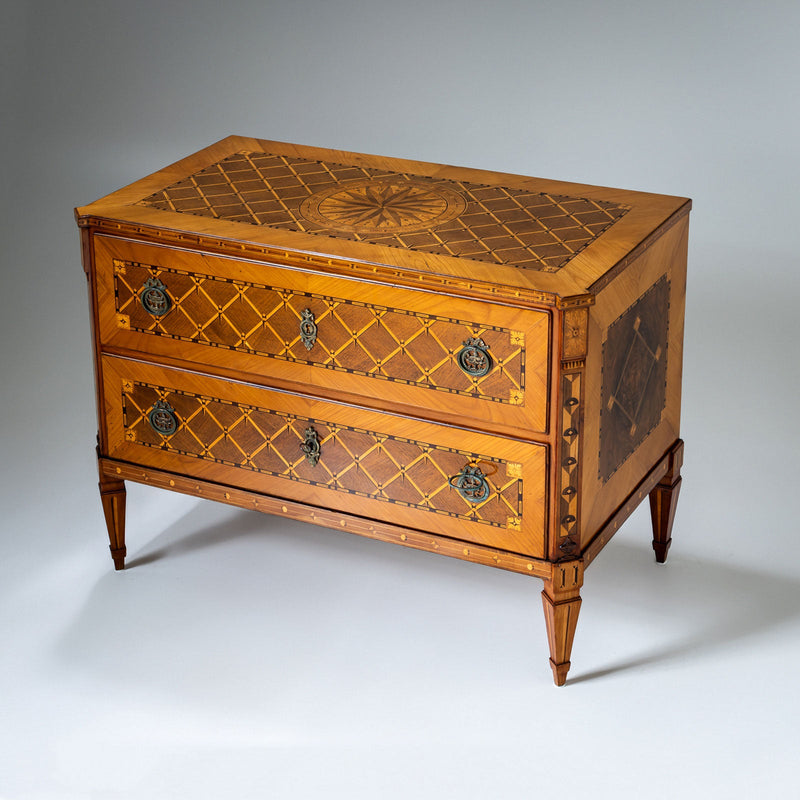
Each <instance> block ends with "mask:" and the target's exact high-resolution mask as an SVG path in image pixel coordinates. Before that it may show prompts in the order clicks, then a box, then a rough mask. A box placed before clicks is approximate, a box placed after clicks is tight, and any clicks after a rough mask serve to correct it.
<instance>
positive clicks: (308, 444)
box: [300, 428, 321, 467]
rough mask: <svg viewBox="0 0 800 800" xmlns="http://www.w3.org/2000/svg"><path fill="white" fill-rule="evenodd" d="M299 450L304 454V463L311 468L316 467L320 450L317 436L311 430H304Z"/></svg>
mask: <svg viewBox="0 0 800 800" xmlns="http://www.w3.org/2000/svg"><path fill="white" fill-rule="evenodd" d="M300 449H301V450H302V451H303V453H305V456H306V461H308V463H309V464H311V466H312V467H316V466H317V464H318V463H319V457H320V455H321V449H320V446H319V435H318V434H317V432H316V431H315V430H314V429H313V428H306V431H305V438H304V439H303V441H302V442H301V444H300Z"/></svg>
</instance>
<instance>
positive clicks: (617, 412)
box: [599, 276, 670, 481]
mask: <svg viewBox="0 0 800 800" xmlns="http://www.w3.org/2000/svg"><path fill="white" fill-rule="evenodd" d="M669 297H670V283H669V280H667V277H666V276H663V277H662V278H660V279H659V280H658V281H657V282H656V283H655V284H654V285H653V286H652V287H651V288H650V289H648V290H647V291H646V292H645V293H644V294H643V295H642V296H641V297H640V298H639V299H638V300H637V301H636V302H635V303H634V304H633V305H632V306H630V308H628V309H626V311H625V312H624V313H623V314H621V315H620V316H619V318H618V319H617V320H615V321H614V322H613V323H612V325H611V326H610V327H609V329H608V337H607V338H606V340H605V341H604V342H603V362H602V364H603V366H602V369H603V392H602V404H601V421H600V465H599V470H600V477H601V479H602V480H603V481H607V480H608V479H609V477H611V475H612V474H613V473H614V472H615V471H616V470H617V469H618V468H619V467H620V465H621V464H622V463H623V462H624V461H625V459H626V458H627V457H628V456H629V455H630V454H631V453H633V451H634V450H635V449H636V448H637V447H638V445H639V444H640V443H641V442H642V441H643V440H644V438H645V436H647V434H648V433H650V431H652V430H653V428H654V427H655V426H656V425H657V424H658V423H659V422H660V420H661V413H662V412H663V410H664V404H665V402H666V386H667V356H668V352H667V341H668V333H669Z"/></svg>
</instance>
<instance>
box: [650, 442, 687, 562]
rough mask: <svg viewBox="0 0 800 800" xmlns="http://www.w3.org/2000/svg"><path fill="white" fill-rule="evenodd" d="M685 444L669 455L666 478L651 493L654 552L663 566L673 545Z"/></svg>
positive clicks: (680, 444)
mask: <svg viewBox="0 0 800 800" xmlns="http://www.w3.org/2000/svg"><path fill="white" fill-rule="evenodd" d="M682 463H683V442H682V441H680V440H678V442H677V443H676V444H675V446H674V447H673V449H672V451H671V452H670V454H669V467H668V469H667V472H666V474H665V475H664V477H663V478H662V479H661V480H660V481H659V482H658V483H657V484H656V486H655V487H654V488H653V490H652V491H651V492H650V516H651V517H652V520H653V550H655V553H656V561H658V563H659V564H663V563H664V562H665V561H666V560H667V553H668V552H669V547H670V545H671V544H672V523H673V521H674V520H675V508H676V507H677V505H678V495H679V494H680V490H681V474H680V470H681V465H682Z"/></svg>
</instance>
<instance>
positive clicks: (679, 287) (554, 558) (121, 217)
mask: <svg viewBox="0 0 800 800" xmlns="http://www.w3.org/2000/svg"><path fill="white" fill-rule="evenodd" d="M690 207H691V203H690V201H688V200H686V199H684V198H677V197H668V196H664V195H654V194H645V193H642V192H631V191H623V190H619V189H607V188H600V187H595V186H585V185H579V184H570V183H564V182H557V181H548V180H541V179H537V178H528V177H522V176H518V175H507V174H500V173H493V172H485V171H479V170H472V169H463V168H455V167H448V166H443V165H438V164H428V163H421V162H412V161H406V160H401V159H392V158H381V157H377V156H367V155H362V154H357V153H346V152H340V151H333V150H323V149H319V148H311V147H304V146H299V145H291V144H285V143H280V142H269V141H263V140H259V139H248V138H243V137H234V136H232V137H228V138H227V139H224V140H223V141H221V142H218V143H217V144H215V145H212V146H211V147H208V148H206V149H205V150H202V151H201V152H199V153H196V154H195V155H193V156H189V157H188V158H186V159H184V160H182V161H180V162H178V163H177V164H174V165H172V166H170V167H167V168H165V169H163V170H161V171H159V172H157V173H155V174H153V175H151V176H149V177H147V178H144V179H142V180H140V181H137V182H136V183H134V184H132V185H131V186H128V187H126V188H124V189H121V190H119V191H117V192H115V193H113V194H111V195H109V196H107V197H105V198H103V199H102V200H99V201H97V202H96V203H93V204H91V205H89V206H85V207H82V208H78V209H76V218H77V220H78V225H79V226H80V228H81V232H82V243H83V263H84V269H85V271H86V274H87V277H88V280H89V288H90V300H91V313H92V324H93V339H94V342H93V344H94V356H95V370H96V385H97V402H98V416H99V433H98V458H99V462H98V463H99V470H100V495H101V499H102V503H103V510H104V512H105V517H106V522H107V526H108V533H109V538H110V542H111V553H112V556H113V559H114V564H115V566H116V568H117V569H122V568H123V566H124V561H125V555H126V546H125V481H126V480H132V481H139V482H144V483H149V484H152V485H155V486H160V487H163V488H166V489H172V490H173V491H179V492H184V493H186V494H191V495H195V496H198V497H208V498H211V499H214V500H218V501H220V502H225V503H230V504H233V505H237V506H241V507H245V508H252V509H256V510H261V511H265V512H268V513H270V514H278V515H284V516H288V517H293V518H296V519H301V520H308V521H311V522H315V523H317V524H320V525H324V526H328V527H331V528H336V529H339V530H343V531H348V532H350V533H356V534H359V535H362V536H368V537H372V538H376V539H383V540H385V541H390V542H394V543H396V544H401V545H404V546H407V547H413V548H416V549H420V550H428V551H432V552H438V553H442V554H444V555H449V556H454V557H456V558H462V559H466V560H469V561H475V562H478V563H482V564H487V565H489V566H494V567H499V568H501V569H507V570H512V571H515V572H521V573H523V574H528V575H534V576H536V577H538V578H541V579H543V580H544V591H543V592H542V598H543V605H544V611H545V621H546V624H547V636H548V641H549V645H550V663H551V666H552V669H553V674H554V677H555V680H556V683H557V684H559V685H561V684H563V683H564V682H565V680H566V675H567V671H568V669H569V666H570V650H571V647H572V640H573V636H574V633H575V626H576V623H577V618H578V611H579V609H580V604H581V598H580V588H581V586H582V584H583V575H584V569H585V567H587V566H588V565H589V563H590V562H591V561H592V560H593V559H594V557H595V556H596V555H597V553H598V552H599V551H600V550H601V549H602V547H603V546H604V545H605V544H606V543H607V542H608V540H609V539H610V538H611V536H613V534H614V532H615V531H616V530H617V529H618V527H619V526H620V524H621V523H622V522H623V521H624V519H625V518H626V517H627V516H628V515H629V514H630V513H631V512H632V511H633V509H634V508H635V507H636V506H637V505H638V503H639V502H641V501H642V500H643V499H644V497H645V496H646V495H649V498H650V504H651V511H652V517H653V530H654V538H653V547H654V549H655V551H656V558H657V560H658V561H664V560H665V558H666V554H667V549H668V548H669V545H670V542H671V528H672V522H673V518H674V513H675V504H676V501H677V497H678V490H679V488H680V467H681V463H682V457H683V443H682V441H681V440H680V438H679V423H680V387H681V362H682V346H683V308H684V293H685V283H686V249H687V234H688V219H689V216H688V212H689V209H690Z"/></svg>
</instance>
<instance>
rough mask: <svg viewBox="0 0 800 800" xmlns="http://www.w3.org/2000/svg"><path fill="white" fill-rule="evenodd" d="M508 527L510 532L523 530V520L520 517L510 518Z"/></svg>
mask: <svg viewBox="0 0 800 800" xmlns="http://www.w3.org/2000/svg"><path fill="white" fill-rule="evenodd" d="M506 527H507V528H508V529H509V530H510V531H519V530H522V520H521V519H520V518H519V517H509V518H508V522H507V523H506Z"/></svg>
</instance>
